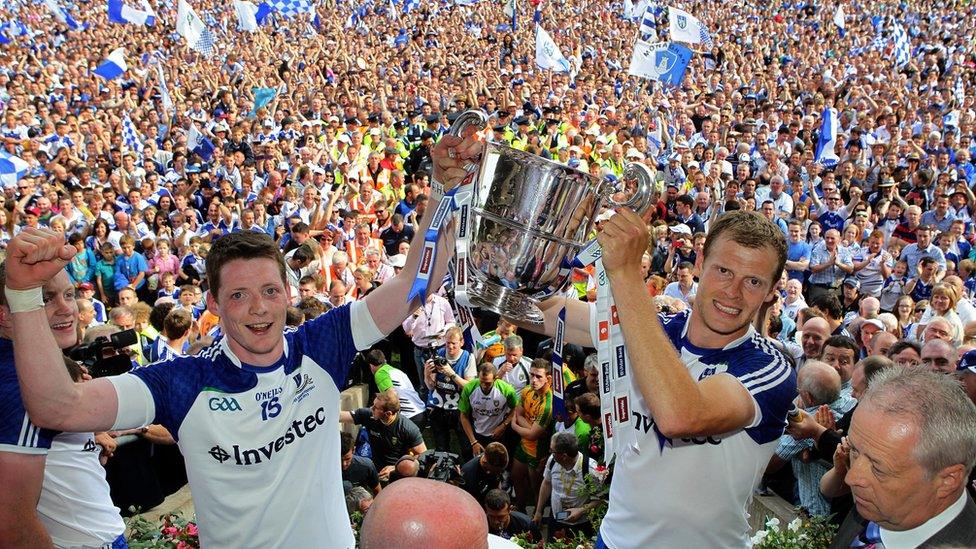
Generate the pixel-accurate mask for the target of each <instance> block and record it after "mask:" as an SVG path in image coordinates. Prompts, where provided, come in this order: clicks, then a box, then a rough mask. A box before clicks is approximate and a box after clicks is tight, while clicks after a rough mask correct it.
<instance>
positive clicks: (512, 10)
mask: <svg viewBox="0 0 976 549" xmlns="http://www.w3.org/2000/svg"><path fill="white" fill-rule="evenodd" d="M504 11H505V17H508V18H509V19H510V20H511V21H512V30H513V31H514V30H518V27H517V25H516V17H517V16H518V9H517V7H516V6H515V0H505V9H504Z"/></svg>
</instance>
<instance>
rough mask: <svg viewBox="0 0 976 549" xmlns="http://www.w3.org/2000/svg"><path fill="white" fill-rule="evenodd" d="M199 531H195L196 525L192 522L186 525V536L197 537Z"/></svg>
mask: <svg viewBox="0 0 976 549" xmlns="http://www.w3.org/2000/svg"><path fill="white" fill-rule="evenodd" d="M199 533H200V532H199V530H197V525H196V524H193V523H192V522H191V523H189V524H187V525H186V535H188V536H197V535H199Z"/></svg>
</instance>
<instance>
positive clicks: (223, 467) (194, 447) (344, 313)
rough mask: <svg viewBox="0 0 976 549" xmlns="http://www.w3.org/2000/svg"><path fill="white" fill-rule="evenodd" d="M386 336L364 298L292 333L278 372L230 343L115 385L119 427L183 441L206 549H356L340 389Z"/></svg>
mask: <svg viewBox="0 0 976 549" xmlns="http://www.w3.org/2000/svg"><path fill="white" fill-rule="evenodd" d="M376 333H377V330H376V325H375V323H374V322H373V320H372V318H371V317H370V316H369V311H368V309H367V308H366V305H365V303H364V302H361V301H360V302H356V303H353V304H352V305H349V306H342V307H337V308H335V309H332V310H330V311H328V312H327V313H325V314H323V315H321V316H319V317H317V318H316V319H315V320H312V321H309V322H306V323H305V324H302V325H301V326H300V327H298V328H297V329H293V330H286V331H285V333H284V343H285V346H284V353H283V355H282V357H281V359H280V360H279V361H278V362H276V363H275V364H273V365H271V366H267V367H256V366H251V365H248V364H243V363H242V362H241V361H240V359H238V358H237V356H235V355H234V353H233V352H232V351H231V349H230V347H229V346H228V344H227V340H226V339H225V338H221V339H219V340H218V341H216V342H215V343H214V344H213V345H211V346H210V347H209V348H208V349H206V350H205V351H204V352H203V353H201V354H200V355H197V356H191V357H179V358H174V359H172V360H168V361H166V362H159V363H156V364H152V365H150V366H147V367H145V368H139V369H138V370H134V371H132V372H131V373H128V374H124V375H121V376H116V377H112V378H109V380H110V381H111V382H112V383H113V385H114V386H115V390H116V394H117V395H118V399H119V413H118V417H117V419H116V422H115V425H114V427H113V428H114V429H125V428H132V427H138V426H140V425H146V424H148V423H160V424H162V425H163V426H164V427H166V428H167V429H169V431H170V433H172V434H173V436H174V437H175V438H176V439H177V441H178V444H179V447H180V452H181V453H182V454H183V457H184V459H185V460H186V472H187V477H188V478H189V480H190V489H191V490H192V491H193V500H194V502H195V507H196V511H197V520H198V525H199V527H200V542H201V544H202V545H203V546H204V547H262V548H265V547H266V548H272V547H317V546H320V545H322V543H323V540H328V545H329V547H334V548H337V549H338V548H350V547H353V544H354V539H353V534H352V528H351V526H350V524H349V515H348V513H347V511H346V505H345V500H344V498H343V494H342V478H341V467H340V463H339V458H340V455H339V429H338V424H339V387H343V386H344V384H345V380H346V376H347V375H348V373H349V368H350V366H351V364H352V360H353V356H354V355H355V353H356V351H357V349H360V350H361V349H368V348H369V346H370V345H371V344H372V343H374V342H375V341H376V340H377V339H378V337H376V335H375V334H376ZM363 334H370V335H363Z"/></svg>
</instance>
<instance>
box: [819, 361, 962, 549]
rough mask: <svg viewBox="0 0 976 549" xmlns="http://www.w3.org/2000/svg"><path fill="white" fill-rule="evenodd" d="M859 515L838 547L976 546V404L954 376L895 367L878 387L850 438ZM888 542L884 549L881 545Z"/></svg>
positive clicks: (849, 478)
mask: <svg viewBox="0 0 976 549" xmlns="http://www.w3.org/2000/svg"><path fill="white" fill-rule="evenodd" d="M847 441H848V442H849V445H850V458H849V459H850V462H849V464H848V465H847V472H846V476H845V477H844V480H845V481H846V482H847V484H848V485H849V486H850V489H851V492H852V493H853V495H854V502H855V504H856V509H855V510H854V511H852V512H851V514H850V515H849V516H848V517H847V520H845V521H844V524H843V525H841V527H840V530H839V531H838V533H837V536H836V538H835V539H834V542H833V544H832V545H831V548H838V549H840V548H848V547H874V546H882V547H885V549H900V548H903V547H904V548H911V549H914V548H916V547H940V546H954V547H976V526H974V525H976V503H974V502H973V500H972V499H971V498H970V497H969V495H968V493H967V492H966V482H967V479H968V478H969V473H970V471H971V470H972V468H973V463H974V462H976V405H974V404H973V402H972V401H971V400H970V399H969V398H968V397H967V396H966V394H965V393H964V392H963V391H962V388H961V387H960V386H959V384H958V382H956V381H955V380H954V379H953V378H952V377H950V376H945V375H941V374H936V373H932V372H927V371H924V370H922V369H921V368H911V369H903V368H899V367H895V368H890V369H887V370H885V371H883V372H882V373H880V374H878V376H877V377H876V378H875V379H874V380H873V381H872V383H871V385H870V387H869V388H868V390H867V392H866V393H865V394H864V396H863V398H862V399H861V401H860V403H859V405H858V407H857V411H855V412H854V419H853V420H852V422H851V430H850V433H849V435H848V437H847ZM878 544H883V545H878Z"/></svg>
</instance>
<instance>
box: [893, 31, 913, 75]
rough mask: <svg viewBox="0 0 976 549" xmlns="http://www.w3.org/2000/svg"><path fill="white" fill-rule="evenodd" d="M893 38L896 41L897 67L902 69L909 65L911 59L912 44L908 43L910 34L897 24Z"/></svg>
mask: <svg viewBox="0 0 976 549" xmlns="http://www.w3.org/2000/svg"><path fill="white" fill-rule="evenodd" d="M892 38H893V40H894V41H895V51H894V56H895V67H898V68H901V67H903V66H905V65H907V64H908V61H909V57H910V53H909V51H910V50H911V44H910V43H909V41H908V33H907V32H905V27H903V26H901V24H899V23H895V27H894V34H893V35H892Z"/></svg>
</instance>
